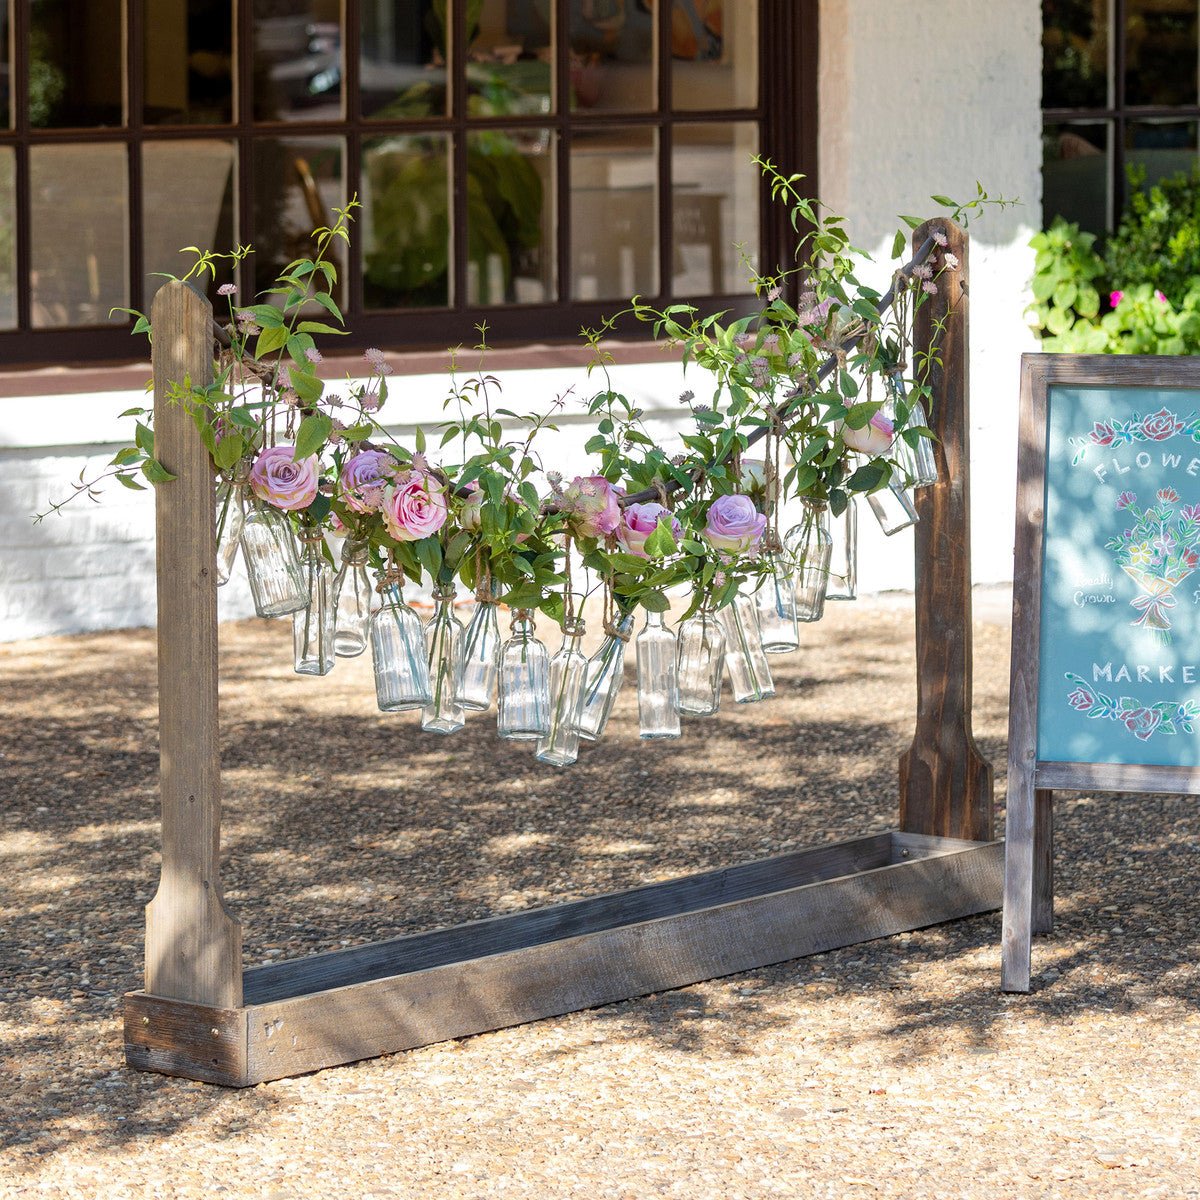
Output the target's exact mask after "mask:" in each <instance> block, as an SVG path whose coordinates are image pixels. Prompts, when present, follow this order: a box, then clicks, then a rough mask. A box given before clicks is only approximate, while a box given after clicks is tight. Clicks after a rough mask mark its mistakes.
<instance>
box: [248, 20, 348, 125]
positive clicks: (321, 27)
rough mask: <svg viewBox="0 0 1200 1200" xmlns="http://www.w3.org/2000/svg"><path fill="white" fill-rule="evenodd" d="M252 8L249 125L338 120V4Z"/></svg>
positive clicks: (340, 54)
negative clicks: (251, 117)
mask: <svg viewBox="0 0 1200 1200" xmlns="http://www.w3.org/2000/svg"><path fill="white" fill-rule="evenodd" d="M253 2H254V118H255V120H257V121H336V120H340V119H341V115H342V40H343V39H342V8H341V0H253Z"/></svg>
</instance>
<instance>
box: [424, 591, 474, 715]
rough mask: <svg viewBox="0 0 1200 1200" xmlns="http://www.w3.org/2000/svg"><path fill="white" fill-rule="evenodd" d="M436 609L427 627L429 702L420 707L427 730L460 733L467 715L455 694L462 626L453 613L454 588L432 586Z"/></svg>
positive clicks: (460, 651) (460, 653)
mask: <svg viewBox="0 0 1200 1200" xmlns="http://www.w3.org/2000/svg"><path fill="white" fill-rule="evenodd" d="M433 600H434V606H435V607H434V610H433V616H432V617H431V618H430V621H429V624H428V625H426V626H425V645H426V647H427V649H428V652H429V685H430V691H431V695H430V699H429V703H428V704H427V705H426V706H425V707H424V709H422V710H421V728H422V729H423V730H425V732H426V733H457V732H458V731H459V730H460V729H461V728H462V727H463V725H464V724H465V722H466V719H467V716H466V713H465V711H464V710H463V706H462V705H461V704H459V702H458V699H457V697H456V696H455V689H456V684H457V680H458V674H459V665H460V659H461V655H462V643H463V626H462V622H461V621H460V620H459V619H458V618H457V617H456V616H455V615H454V588H452V587H435V588H434V589H433Z"/></svg>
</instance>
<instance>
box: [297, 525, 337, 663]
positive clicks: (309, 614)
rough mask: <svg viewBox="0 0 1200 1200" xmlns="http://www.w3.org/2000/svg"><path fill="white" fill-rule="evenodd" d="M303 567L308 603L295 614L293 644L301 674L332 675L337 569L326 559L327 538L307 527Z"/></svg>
mask: <svg viewBox="0 0 1200 1200" xmlns="http://www.w3.org/2000/svg"><path fill="white" fill-rule="evenodd" d="M300 540H301V542H302V543H303V545H304V551H303V553H302V555H301V559H300V566H301V570H302V571H303V572H304V585H305V590H306V591H307V592H308V604H307V605H305V607H304V608H302V609H300V610H299V611H297V612H294V613H293V614H292V645H293V648H294V652H295V667H296V674H297V675H328V674H329V672H330V671H332V670H333V624H334V621H333V618H334V615H335V614H334V607H333V568H332V567H331V566H330V565H329V563H328V561H327V560H326V558H325V554H324V550H325V535H324V534H323V533H322V532H321V530H320V529H312V528H306V529H305V530H304V531H303V532H302V533H301V534H300Z"/></svg>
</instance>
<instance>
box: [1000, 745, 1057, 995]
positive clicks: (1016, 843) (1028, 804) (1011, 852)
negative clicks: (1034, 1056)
mask: <svg viewBox="0 0 1200 1200" xmlns="http://www.w3.org/2000/svg"><path fill="white" fill-rule="evenodd" d="M1035 795H1036V793H1035V791H1034V787H1033V780H1032V778H1029V779H1028V780H1027V781H1025V780H1021V781H1014V780H1013V774H1012V771H1011V768H1010V773H1009V789H1008V815H1007V817H1006V819H1005V827H1004V924H1003V933H1002V936H1001V941H1000V987H1001V989H1002V990H1003V991H1006V992H1027V991H1029V974H1030V955H1031V942H1032V933H1033V896H1034V859H1035V857H1036V856H1035V853H1034V824H1035V821H1034V809H1035ZM1047 807H1049V806H1048V805H1047Z"/></svg>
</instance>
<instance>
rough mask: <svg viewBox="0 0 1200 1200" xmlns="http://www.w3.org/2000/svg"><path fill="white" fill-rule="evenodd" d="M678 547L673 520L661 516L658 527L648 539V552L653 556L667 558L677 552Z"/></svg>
mask: <svg viewBox="0 0 1200 1200" xmlns="http://www.w3.org/2000/svg"><path fill="white" fill-rule="evenodd" d="M678 549H679V546H678V544H677V543H676V541H675V535H674V534H673V533H672V532H671V522H670V521H669V520H668V519H667V518H666V517H659V519H658V525H657V527H656V528H655V529H654V531H653V532H652V533H651V534H650V536H649V537H648V538H647V539H646V553H647V554H648V555H650V557H651V558H665V557H666V556H667V555H669V554H675V553H676V552H677V551H678Z"/></svg>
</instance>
